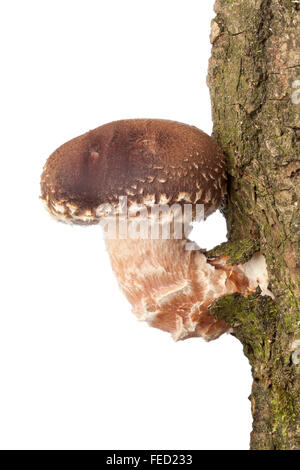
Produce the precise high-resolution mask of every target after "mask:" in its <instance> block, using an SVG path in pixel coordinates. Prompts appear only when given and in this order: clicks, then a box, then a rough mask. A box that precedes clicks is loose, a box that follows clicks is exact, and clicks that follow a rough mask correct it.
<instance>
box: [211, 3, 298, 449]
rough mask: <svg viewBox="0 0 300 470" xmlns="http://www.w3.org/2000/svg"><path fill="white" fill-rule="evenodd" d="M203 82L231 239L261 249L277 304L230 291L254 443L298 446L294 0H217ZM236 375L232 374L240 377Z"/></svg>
mask: <svg viewBox="0 0 300 470" xmlns="http://www.w3.org/2000/svg"><path fill="white" fill-rule="evenodd" d="M215 12H216V17H215V19H214V20H213V21H212V27H211V42H212V44H213V46H212V56H211V59H210V64H209V73H208V85H209V87H210V92H211V99H212V112H213V121H214V137H215V138H216V140H217V142H218V143H219V145H220V147H221V148H222V149H223V151H224V153H225V155H226V158H227V163H228V173H229V179H228V200H227V201H226V204H225V208H224V214H225V217H226V219H227V224H228V240H229V241H228V243H225V244H223V245H221V246H219V247H217V248H216V249H215V250H213V251H212V254H217V253H228V254H229V255H230V258H231V261H232V262H235V263H236V262H240V261H246V260H247V259H249V257H250V256H251V254H252V253H253V252H254V251H257V250H261V252H262V253H263V254H264V255H265V257H266V260H267V264H268V272H269V276H270V289H271V291H272V292H273V294H274V296H275V300H274V301H273V300H271V299H270V298H269V297H262V296H260V295H259V293H256V294H255V295H252V296H250V297H247V298H242V297H240V296H239V295H232V296H227V297H224V298H222V299H221V300H219V301H218V302H217V303H216V304H215V305H214V306H213V308H212V310H213V313H214V314H215V315H216V316H218V317H219V318H222V319H225V320H226V321H227V322H229V323H230V324H231V326H232V327H233V331H234V334H235V336H237V337H238V338H239V340H240V341H241V342H242V344H243V346H244V351H245V354H246V356H247V357H248V359H249V361H250V364H251V367H252V373H253V387H252V393H251V402H252V413H253V431H252V434H251V448H252V449H286V450H287V449H298V450H299V449H300V306H299V304H300V300H299V294H300V214H299V212H300V211H299V204H300V203H299V199H300V145H299V140H300V0H216V2H215ZM237 380H238V377H237Z"/></svg>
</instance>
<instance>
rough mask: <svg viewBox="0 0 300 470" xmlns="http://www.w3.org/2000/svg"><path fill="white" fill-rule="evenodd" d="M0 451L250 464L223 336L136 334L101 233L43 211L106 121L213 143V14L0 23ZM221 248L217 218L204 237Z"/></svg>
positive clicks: (172, 12)
mask: <svg viewBox="0 0 300 470" xmlns="http://www.w3.org/2000/svg"><path fill="white" fill-rule="evenodd" d="M0 10H1V11H0V43H1V46H2V47H1V49H2V50H1V64H0V66H1V75H0V80H1V87H0V93H1V102H0V106H1V110H0V113H1V123H0V124H1V185H0V188H1V220H2V224H1V225H2V228H1V240H2V242H1V272H2V281H1V298H0V302H1V307H0V308H1V312H0V381H1V384H0V447H1V448H4V449H16V448H22V449H49V448H50V449H51V448H52V449H76V448H81V449H92V448H94V449H165V448H168V449H247V448H248V443H249V432H250V428H251V416H250V402H249V401H248V399H247V397H248V396H249V394H250V387H251V381H250V367H249V364H248V362H247V360H246V359H245V358H244V356H243V354H242V347H241V345H240V344H239V342H238V341H237V340H236V339H234V338H233V337H232V336H230V335H224V336H222V337H221V338H220V339H219V340H217V341H215V342H211V343H205V342H204V341H203V340H201V339H191V340H187V341H183V342H179V343H175V342H174V341H173V340H172V339H171V337H170V336H169V335H168V334H166V333H163V332H161V331H159V330H155V329H152V328H149V327H148V326H147V325H146V324H143V323H140V322H138V321H137V320H136V318H135V317H134V315H132V314H131V312H130V306H129V304H128V303H127V301H126V299H125V298H124V297H123V295H122V294H121V292H120V291H119V289H118V286H117V281H116V280H115V279H114V277H113V275H112V272H111V269H110V265H109V260H108V256H107V254H106V252H105V247H104V244H103V240H102V236H101V234H100V231H99V229H98V227H91V228H84V227H70V226H66V225H64V224H59V223H57V222H55V221H54V220H52V219H51V218H50V216H49V215H48V213H47V212H46V211H45V210H44V207H43V205H42V203H41V201H40V200H39V191H40V190H39V177H40V173H41V171H42V167H43V164H44V162H45V160H46V158H47V157H48V155H49V154H50V153H52V152H53V151H54V150H55V148H57V147H58V146H60V145H61V144H62V143H64V142H65V141H67V140H69V139H71V138H73V137H75V136H77V135H79V134H81V133H83V132H85V131H87V130H89V129H92V128H95V127H97V126H99V125H101V124H104V123H105V122H109V121H112V120H115V119H122V118H133V117H155V118H167V119H173V120H178V121H183V122H186V123H190V124H193V125H196V126H198V127H200V128H202V129H203V130H204V131H206V132H208V133H211V130H212V123H211V111H210V101H209V92H208V88H207V86H206V74H207V63H208V58H209V55H210V44H209V30H210V21H211V19H212V18H213V16H214V14H213V2H212V1H209V2H204V1H200V0H185V1H183V0H180V1H177V0H151V1H149V0H125V1H124V0H104V1H101V0H98V1H91V0H90V1H89V0H85V1H74V0H70V1H68V0H59V1H56V0H51V1H43V2H41V1H33V0H27V1H26V2H25V1H21V0H20V1H13V0H11V1H10V2H2V3H1V8H0ZM197 233H198V238H197V240H198V241H199V243H200V244H201V245H202V246H203V247H212V246H214V245H215V244H217V243H219V242H221V241H224V240H225V239H226V230H225V223H224V220H222V218H221V216H220V215H215V216H211V218H210V219H209V220H208V221H207V222H206V223H205V233H203V230H202V226H201V230H200V231H199V229H198V232H197Z"/></svg>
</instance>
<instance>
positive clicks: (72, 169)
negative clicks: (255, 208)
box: [41, 119, 226, 223]
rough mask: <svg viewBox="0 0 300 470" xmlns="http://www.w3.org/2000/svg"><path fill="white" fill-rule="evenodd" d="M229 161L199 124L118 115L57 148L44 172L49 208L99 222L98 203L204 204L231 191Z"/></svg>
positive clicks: (67, 217) (211, 206) (212, 204)
mask: <svg viewBox="0 0 300 470" xmlns="http://www.w3.org/2000/svg"><path fill="white" fill-rule="evenodd" d="M225 189H226V176H225V163H224V158H223V154H222V152H221V150H220V149H219V147H218V146H217V144H216V143H215V141H214V140H213V139H212V138H211V137H209V136H208V135H207V134H205V133H204V132H202V131H201V130H199V129H197V128H196V127H194V126H189V125H187V124H182V123H179V122H175V121H168V120H161V119H128V120H122V121H115V122H111V123H109V124H105V125H103V126H100V127H98V128H96V129H94V130H92V131H89V132H87V133H86V134H83V135H81V136H79V137H76V138H75V139H72V140H70V141H69V142H67V143H65V144H63V145H62V146H61V147H59V148H58V149H57V150H56V151H55V152H54V153H53V154H52V155H51V156H50V157H49V158H48V160H47V162H46V165H45V167H44V171H43V174H42V177H41V190H42V199H44V201H45V202H46V205H47V208H48V210H49V211H50V212H51V213H52V214H53V215H55V216H56V217H57V218H59V219H62V220H64V221H66V222H74V223H95V222H97V221H98V219H99V218H100V216H99V213H98V212H97V208H98V207H99V206H100V205H102V204H105V203H110V204H112V205H113V206H117V205H118V203H119V197H121V196H127V198H128V204H144V205H146V206H147V207H150V206H152V205H153V204H169V205H172V204H174V203H180V204H191V203H192V204H196V203H198V204H204V207H205V214H206V215H209V214H210V213H211V212H213V211H214V210H215V209H216V208H217V207H218V206H219V203H220V200H221V198H222V196H223V195H224V194H225Z"/></svg>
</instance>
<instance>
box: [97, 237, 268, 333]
mask: <svg viewBox="0 0 300 470" xmlns="http://www.w3.org/2000/svg"><path fill="white" fill-rule="evenodd" d="M187 243H191V242H189V240H186V239H184V240H175V239H170V240H161V239H159V240H145V239H128V238H127V239H122V240H121V239H106V246H107V250H108V253H109V255H110V260H111V264H112V268H113V271H114V273H115V275H116V277H117V279H118V282H119V285H120V288H121V290H122V291H123V293H124V294H125V296H126V297H127V299H128V301H129V302H130V303H131V305H132V309H133V313H134V314H135V315H136V316H137V317H138V319H140V320H144V321H147V322H148V323H149V324H150V325H151V326H153V327H156V328H159V329H162V330H165V331H168V332H170V333H171V334H172V336H173V338H174V339H175V340H180V339H186V338H190V337H193V336H201V337H203V338H204V339H206V340H207V341H210V340H212V339H216V338H218V337H219V336H220V335H221V334H222V333H224V332H228V331H229V330H230V327H229V325H228V324H227V323H225V322H224V321H223V320H218V319H216V318H214V317H213V316H212V315H211V314H210V313H209V310H208V309H209V307H210V305H212V303H213V302H214V301H215V300H216V299H218V298H219V297H222V296H224V295H228V294H233V293H240V294H242V295H244V296H246V295H248V294H250V293H251V292H254V291H255V290H256V288H257V287H258V285H260V287H261V290H262V294H268V295H270V293H269V291H267V283H268V278H267V271H266V263H265V260H264V257H263V256H262V255H261V254H259V253H256V254H255V255H254V256H253V258H252V259H251V260H250V261H249V262H247V263H245V264H244V265H236V266H232V265H230V264H226V257H224V256H223V257H222V256H220V257H218V258H207V257H206V256H205V254H204V253H203V252H201V251H199V250H193V251H192V250H190V249H189V250H187V249H186V247H187Z"/></svg>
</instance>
